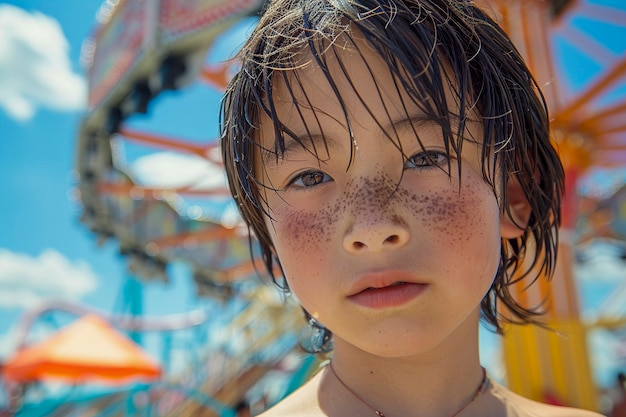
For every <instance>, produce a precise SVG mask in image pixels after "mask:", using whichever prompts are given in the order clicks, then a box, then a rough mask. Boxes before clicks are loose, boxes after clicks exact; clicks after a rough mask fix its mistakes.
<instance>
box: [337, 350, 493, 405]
mask: <svg viewBox="0 0 626 417" xmlns="http://www.w3.org/2000/svg"><path fill="white" fill-rule="evenodd" d="M328 367H329V368H330V372H332V374H333V376H334V377H335V378H336V379H337V381H339V383H340V384H341V385H342V386H343V387H344V388H345V389H346V390H348V392H350V394H352V395H353V396H354V398H356V399H357V400H359V401H360V402H362V403H363V404H365V405H366V406H367V407H368V408H369V409H370V410H372V411H373V412H374V413H375V414H376V415H377V416H378V417H386V416H385V414H384V413H383V412H382V411H379V410H377V409H375V408H374V407H372V406H371V405H369V404H368V403H367V402H365V401H364V400H363V399H362V398H361V397H360V396H359V395H358V394H357V393H356V392H354V391H353V390H352V389H351V388H350V387H349V386H348V385H346V383H345V382H343V380H342V379H341V378H339V375H337V372H336V371H335V368H334V367H333V362H332V361H330V363H329V364H328ZM482 371H483V378H482V380H481V381H480V384H479V385H478V388H477V389H476V391H475V392H474V395H473V396H472V398H471V399H470V400H469V401H468V402H467V403H465V405H463V407H461V408H459V409H458V410H457V411H456V412H455V413H454V414H452V415H451V416H450V417H456V416H458V415H459V414H460V413H461V411H463V410H465V409H466V408H467V407H468V406H469V405H470V404H471V403H473V402H474V400H476V398H478V396H479V395H480V394H482V393H483V392H485V390H486V389H487V387H488V386H489V378H487V371H486V370H485V368H482Z"/></svg>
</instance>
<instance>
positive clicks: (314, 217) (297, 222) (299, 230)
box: [270, 207, 343, 259]
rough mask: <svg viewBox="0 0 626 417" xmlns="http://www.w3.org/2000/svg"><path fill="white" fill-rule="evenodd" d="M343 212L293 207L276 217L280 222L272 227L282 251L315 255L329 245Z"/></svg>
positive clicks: (285, 209) (327, 208)
mask: <svg viewBox="0 0 626 417" xmlns="http://www.w3.org/2000/svg"><path fill="white" fill-rule="evenodd" d="M342 212H343V211H339V210H333V209H332V208H330V207H326V208H323V209H319V210H316V211H310V210H304V209H303V210H297V209H291V208H284V209H282V210H280V212H279V213H277V215H276V218H277V219H279V220H278V221H275V222H273V223H272V224H271V225H270V227H273V230H274V233H273V234H274V235H275V236H274V239H273V240H274V242H275V243H277V248H278V250H279V252H283V253H284V252H285V251H287V252H289V253H291V254H296V255H297V254H298V253H302V252H306V253H307V254H308V255H312V254H313V252H315V251H317V250H319V249H320V248H321V247H322V246H328V244H329V243H330V240H331V236H332V235H333V234H334V232H335V230H336V224H337V222H338V220H339V218H340V217H341V215H342ZM281 259H282V258H281Z"/></svg>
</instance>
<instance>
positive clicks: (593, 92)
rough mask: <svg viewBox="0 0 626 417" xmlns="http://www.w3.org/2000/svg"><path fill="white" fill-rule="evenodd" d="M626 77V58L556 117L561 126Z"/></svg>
mask: <svg viewBox="0 0 626 417" xmlns="http://www.w3.org/2000/svg"><path fill="white" fill-rule="evenodd" d="M623 76H626V58H624V59H622V60H620V61H619V62H618V63H617V64H616V65H615V66H614V67H613V68H612V69H611V70H610V71H609V72H607V73H606V74H605V75H604V76H603V77H601V78H600V79H599V80H598V81H597V82H596V83H595V84H593V85H591V87H589V88H588V89H587V91H585V92H584V93H582V94H581V95H579V96H578V98H577V99H576V100H575V101H573V102H572V103H571V104H570V105H569V106H568V107H566V108H564V109H562V110H561V111H560V112H558V113H557V114H556V115H555V118H556V119H557V120H558V121H559V123H560V124H567V123H566V121H567V120H568V119H569V120H571V119H572V116H573V115H574V113H575V112H576V111H577V110H579V109H580V108H581V107H584V106H585V104H587V103H590V102H591V101H592V100H593V99H594V98H596V97H597V96H599V95H600V94H601V93H603V92H604V91H606V90H607V89H608V88H610V87H612V86H613V83H614V82H615V81H617V80H618V79H619V78H621V77H623Z"/></svg>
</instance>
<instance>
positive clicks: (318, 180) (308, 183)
mask: <svg viewBox="0 0 626 417" xmlns="http://www.w3.org/2000/svg"><path fill="white" fill-rule="evenodd" d="M331 180H332V178H331V177H330V176H329V175H328V174H325V173H323V172H321V171H314V170H310V171H304V172H301V173H299V174H298V175H296V176H295V177H293V178H292V179H291V181H289V186H294V187H296V188H309V187H314V186H316V185H319V184H323V183H325V182H328V181H331Z"/></svg>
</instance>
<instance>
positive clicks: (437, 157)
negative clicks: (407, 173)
mask: <svg viewBox="0 0 626 417" xmlns="http://www.w3.org/2000/svg"><path fill="white" fill-rule="evenodd" d="M447 160H448V156H447V154H446V153H444V152H441V151H425V152H419V153H417V154H415V155H413V156H411V157H410V158H409V159H407V161H406V163H405V167H406V168H421V169H427V168H434V167H438V166H441V165H443V164H444V163H446V161H447Z"/></svg>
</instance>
